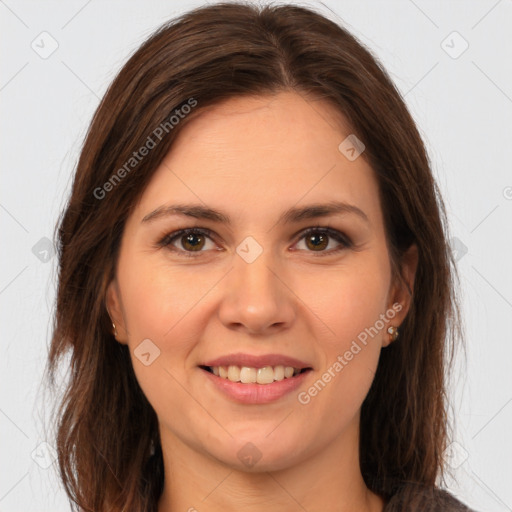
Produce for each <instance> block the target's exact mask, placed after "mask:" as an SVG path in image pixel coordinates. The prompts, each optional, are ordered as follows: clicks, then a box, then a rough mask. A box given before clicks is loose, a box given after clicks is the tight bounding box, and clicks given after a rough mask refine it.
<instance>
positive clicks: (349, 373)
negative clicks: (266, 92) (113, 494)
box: [107, 93, 414, 471]
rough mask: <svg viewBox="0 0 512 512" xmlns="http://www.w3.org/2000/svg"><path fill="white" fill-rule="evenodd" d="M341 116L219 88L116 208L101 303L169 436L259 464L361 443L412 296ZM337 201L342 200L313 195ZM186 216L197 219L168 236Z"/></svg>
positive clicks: (265, 466) (322, 107)
mask: <svg viewBox="0 0 512 512" xmlns="http://www.w3.org/2000/svg"><path fill="white" fill-rule="evenodd" d="M199 107H200V105H199ZM343 126H344V125H343V124H342V123H340V118H339V117H337V118H335V117H334V114H333V111H332V109H331V108H330V107H329V106H328V105H327V104H325V103H323V102H321V101H311V100H306V99H305V98H303V97H302V96H300V95H298V94H295V93H280V94H278V95H275V96H266V97H257V98H235V99H231V100H228V101H227V102H224V103H223V104H221V105H218V106H216V107H214V108H211V109H209V110H208V111H205V112H203V114H202V115H200V116H198V117H197V118H195V119H193V120H191V121H190V123H189V124H187V125H186V126H185V127H184V129H183V131H182V132H181V133H180V135H179V137H178V138H177V140H176V142H175V144H174V145H173V148H172V151H171V152H170V153H169V154H168V155H167V157H166V158H165V160H164V161H163V163H162V164H161V166H160V167H159V169H158V170H157V171H156V173H155V174H154V176H153V178H152V180H151V182H150V183H149V186H148V187H147V189H146V190H145V192H144V194H143V196H142V198H141V200H140V202H139V203H138V204H137V206H136V208H135V209H134V211H133V213H132V214H131V216H130V217H129V219H128V220H127V223H126V226H125V231H124V234H123V238H122V243H121V250H120V255H119V260H118V266H117V272H116V278H115V280H114V281H113V282H112V283H111V286H110V287H109V291H108V296H107V297H108V298H107V304H108V306H109V310H110V313H111V315H112V317H113V320H114V321H115V323H116V327H117V331H118V336H117V339H118V341H119V342H121V343H127V344H128V346H129V349H130V354H131V358H132V363H133V367H134V370H135V374H136V376H137V379H138V381H139V383H140V386H141V388H142V390H143V391H144V393H145V395H146V397H147V398H148V400H149V402H150V403H151V405H152V406H153V408H154V410H155V411H156V414H157V416H158V419H159V426H160V434H161V440H162V446H163V449H164V453H165V451H166V449H168V450H172V449H178V447H181V449H184V448H185V449H186V450H189V452H190V453H191V454H194V455H203V456H208V457H209V458H210V459H209V460H212V458H213V460H217V461H220V462H222V463H224V464H227V465H229V466H231V467H235V468H239V469H245V470H251V469H252V468H254V470H261V471H263V470H265V471H266V470H277V469H281V468H285V467H288V466H291V465H293V464H297V463H300V462H301V461H304V460H306V459H307V458H309V457H311V456H312V455H314V454H315V453H319V452H321V451H323V450H324V449H327V448H329V447H332V446H334V444H336V443H337V444H338V446H340V443H341V444H343V443H345V446H350V447H352V449H354V447H355V449H357V433H358V425H359V411H360V408H361V404H362V402H363V400H364V398H365V396H366V394H367V392H368V390H369V388H370V385H371V383H372V380H373V377H374V374H375V370H376V368H377V364H378V360H379V354H380V351H381V348H382V347H383V346H385V345H386V344H388V343H389V338H390V336H389V334H388V333H387V328H388V327H389V326H390V325H399V324H400V323H401V322H402V321H403V319H404V317H405V315H406V313H407V309H408V297H407V293H406V292H405V290H404V289H403V287H399V286H398V283H394V282H392V279H391V269H390V261H389V254H388V249H387V246H386V238H385V233H384V224H383V216H382V212H381V207H380V203H379V195H378V186H377V182H376V179H375V177H374V174H373V171H372V169H371V168H370V166H369V165H368V164H367V163H366V162H365V160H364V159H363V157H358V158H355V157H357V151H358V149H362V148H361V147H356V148H355V149H354V151H352V150H350V144H349V141H345V139H346V138H347V136H349V135H350V134H351V132H350V130H349V129H348V128H346V127H345V128H344V127H343ZM344 141H345V142H344ZM342 142H344V143H343V145H342V146H341V149H340V148H339V146H340V144H341V143H342ZM363 142H364V141H363ZM363 156H364V154H363ZM120 186H122V184H121V185H120ZM334 203H345V204H346V205H347V206H345V207H340V208H339V210H338V212H337V213H336V212H335V213H330V214H325V212H324V213H322V214H321V215H318V214H319V213H321V212H320V211H319V210H314V209H308V208H311V207H312V206H313V205H315V206H321V205H323V206H326V207H328V206H332V205H334ZM177 205H179V206H180V207H187V208H189V213H190V215H185V214H179V213H177V212H175V213H172V212H171V211H170V208H171V207H173V206H177ZM348 205H350V206H348ZM192 206H193V207H194V208H195V209H194V210H191V209H190V208H191V207H192ZM166 209H168V210H166ZM207 210H215V212H218V214H215V215H213V214H211V213H210V214H208V215H206V214H204V212H206V211H207ZM154 212H157V213H154ZM201 212H203V214H202V213H201ZM301 212H302V213H301ZM192 214H194V215H192ZM218 217H219V218H218ZM220 217H222V218H220ZM226 219H229V222H228V221H227V220H226ZM185 228H196V229H197V230H202V231H197V232H195V233H192V234H181V235H179V236H176V232H178V231H179V230H181V229H185ZM308 228H316V229H313V230H312V231H311V232H310V233H309V234H305V233H304V232H305V231H306V230H307V229H308ZM326 229H329V230H331V231H329V232H325V230H326ZM204 230H208V233H206V232H204ZM412 270H414V266H413V267H412ZM405 271H406V272H407V269H405ZM410 275H411V276H413V273H412V274H410ZM411 279H413V278H412V277H411ZM409 284H410V286H411V288H412V281H411V280H409ZM396 303H400V305H396ZM393 304H395V306H394V307H393ZM206 367H212V368H210V370H208V369H207V368H206ZM219 367H223V368H219ZM229 367H231V368H229ZM286 367H291V368H295V373H297V370H304V371H302V373H300V374H298V375H297V376H292V377H290V376H289V375H290V373H292V370H290V369H286ZM258 370H259V371H258ZM212 372H214V373H212ZM225 372H227V373H228V378H226V377H225ZM217 373H219V374H220V375H216V374H217ZM238 379H242V380H244V381H249V382H236V381H237V380H238ZM254 379H256V382H255V383H251V382H250V381H253V380H254ZM258 381H259V382H258ZM333 443H334V444H333Z"/></svg>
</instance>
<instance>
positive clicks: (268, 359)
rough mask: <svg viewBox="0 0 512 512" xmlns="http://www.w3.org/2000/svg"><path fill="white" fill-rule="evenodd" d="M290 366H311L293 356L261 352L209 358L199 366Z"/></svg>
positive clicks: (300, 367) (301, 367)
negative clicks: (254, 354)
mask: <svg viewBox="0 0 512 512" xmlns="http://www.w3.org/2000/svg"><path fill="white" fill-rule="evenodd" d="M279 365H282V366H292V367H293V368H298V369H299V370H302V369H303V368H311V365H309V364H308V363H305V362H304V361H300V360H299V359H296V358H294V357H290V356H285V355H282V354H263V355H260V356H253V355H250V354H242V353H237V354H229V355H225V356H221V357H218V358H216V359H211V360H209V361H207V362H205V363H203V364H202V365H200V366H240V367H242V366H247V367H249V368H263V367H264V366H279Z"/></svg>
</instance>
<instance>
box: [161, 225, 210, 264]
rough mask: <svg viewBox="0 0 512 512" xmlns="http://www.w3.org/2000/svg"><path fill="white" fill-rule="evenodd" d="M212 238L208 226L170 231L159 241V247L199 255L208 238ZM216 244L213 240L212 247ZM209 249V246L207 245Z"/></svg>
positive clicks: (188, 254)
mask: <svg viewBox="0 0 512 512" xmlns="http://www.w3.org/2000/svg"><path fill="white" fill-rule="evenodd" d="M208 239H209V240H211V239H212V236H211V232H210V230H208V229H206V228H201V229H198V228H188V229H181V230H179V231H175V232H173V233H169V234H168V235H166V236H165V237H164V238H162V240H160V241H159V242H158V244H157V245H158V247H167V248H168V249H170V250H172V251H174V252H177V253H180V254H182V255H184V256H191V257H194V256H196V254H194V253H197V256H199V255H200V254H201V252H204V251H203V249H204V248H205V246H206V242H207V240H208ZM214 246H215V244H213V242H212V247H209V248H210V249H212V248H213V247H214ZM207 249H208V247H207Z"/></svg>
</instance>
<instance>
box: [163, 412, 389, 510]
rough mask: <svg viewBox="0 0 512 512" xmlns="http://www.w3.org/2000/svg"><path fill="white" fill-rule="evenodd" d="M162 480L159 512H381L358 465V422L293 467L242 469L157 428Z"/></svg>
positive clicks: (382, 505) (381, 502) (381, 501)
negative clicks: (206, 511)
mask: <svg viewBox="0 0 512 512" xmlns="http://www.w3.org/2000/svg"><path fill="white" fill-rule="evenodd" d="M161 440H162V450H163V456H164V471H165V484H164V491H163V494H162V496H161V498H160V501H159V504H158V512H175V511H189V512H197V511H200V510H208V512H221V511H222V512H231V511H233V512H235V511H239V510H244V512H261V510H263V509H264V510H265V512H281V511H282V510H283V509H285V510H291V509H294V510H295V509H296V510H307V511H308V512H320V511H323V512H330V511H336V512H349V511H354V510H357V511H359V512H382V511H383V508H384V502H383V500H382V498H381V497H380V496H377V495H376V494H374V493H372V492H371V491H370V490H369V489H368V488H367V487H366V485H365V483H364V480H363V477H362V475H361V471H360V466H359V449H358V447H359V422H358V418H357V421H354V423H353V424H351V425H350V426H349V427H348V428H347V430H345V432H343V433H342V434H341V435H340V436H339V437H338V438H337V439H335V440H333V441H332V442H331V443H329V444H327V445H326V448H325V449H324V450H323V451H321V452H319V453H315V454H313V455H311V456H309V457H308V456H304V458H303V459H302V460H301V462H300V463H298V464H295V465H294V466H293V467H287V468H283V469H277V470H268V471H265V470H262V466H260V471H259V472H257V471H255V469H256V468H257V466H258V465H257V466H255V468H254V469H253V470H251V471H250V472H248V471H241V470H239V469H236V468H234V467H230V466H228V465H226V464H225V463H222V462H221V461H219V460H217V459H214V458H212V457H210V456H209V455H208V454H206V453H205V452H203V453H201V452H199V451H198V450H194V449H192V448H191V447H189V446H188V445H185V444H183V443H182V442H181V441H180V440H179V439H177V438H176V437H175V436H174V435H173V434H172V433H171V432H170V431H168V430H167V431H165V430H164V429H161Z"/></svg>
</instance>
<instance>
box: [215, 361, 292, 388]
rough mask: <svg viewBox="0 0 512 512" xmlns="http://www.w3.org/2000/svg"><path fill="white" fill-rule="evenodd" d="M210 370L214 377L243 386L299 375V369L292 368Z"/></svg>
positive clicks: (265, 367)
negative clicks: (239, 383) (240, 383)
mask: <svg viewBox="0 0 512 512" xmlns="http://www.w3.org/2000/svg"><path fill="white" fill-rule="evenodd" d="M210 370H211V371H212V373H213V374H214V375H217V376H218V377H220V378H222V379H228V380H230V381H231V382H242V383H243V384H254V383H258V384H272V382H274V381H280V380H283V379H289V378H290V377H293V376H294V375H297V374H299V373H300V369H298V368H293V366H283V365H278V366H264V367H263V368H252V367H249V366H242V367H240V366H235V365H231V366H212V367H210Z"/></svg>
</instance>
